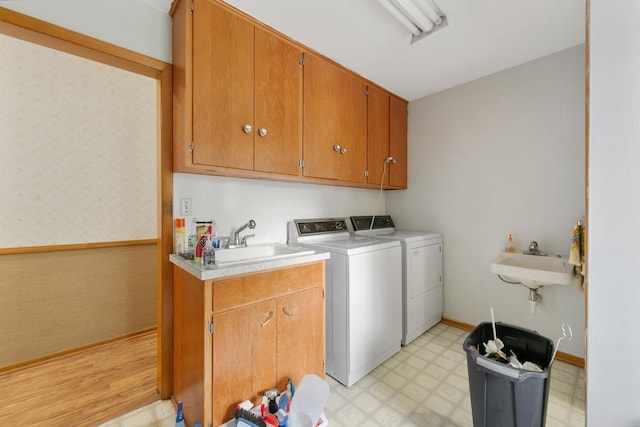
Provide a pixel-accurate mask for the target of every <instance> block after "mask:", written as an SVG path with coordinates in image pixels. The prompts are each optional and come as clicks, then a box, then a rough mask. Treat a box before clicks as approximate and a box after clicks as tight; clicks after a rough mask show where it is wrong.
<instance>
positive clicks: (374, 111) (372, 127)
mask: <svg viewBox="0 0 640 427" xmlns="http://www.w3.org/2000/svg"><path fill="white" fill-rule="evenodd" d="M367 92H368V95H367V170H368V171H369V176H368V177H367V182H368V183H369V184H376V185H380V183H381V182H382V185H384V186H388V185H389V169H390V164H386V163H385V160H386V158H387V157H389V94H388V93H387V92H385V91H383V90H381V89H378V88H377V87H375V86H369V87H368V89H367ZM383 172H384V180H383V179H382V174H383Z"/></svg>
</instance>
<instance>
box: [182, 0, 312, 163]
mask: <svg viewBox="0 0 640 427" xmlns="http://www.w3.org/2000/svg"><path fill="white" fill-rule="evenodd" d="M182 3H184V4H186V2H182ZM183 7H184V5H183ZM178 11H179V10H178V9H177V10H176V13H177V12H178ZM176 13H174V24H175V21H176V20H181V19H184V22H185V24H186V25H174V39H175V38H176V37H177V38H178V39H180V38H182V40H184V43H181V44H180V45H179V46H176V43H175V41H174V46H173V48H174V53H173V55H174V57H175V56H178V57H180V58H184V64H185V74H184V76H181V75H180V74H178V75H177V76H176V78H184V80H185V81H186V84H185V87H184V98H185V101H186V103H185V104H187V103H188V99H189V98H191V99H192V106H193V107H192V111H191V114H188V113H187V114H182V115H179V117H177V118H176V119H177V120H182V121H183V123H181V124H180V126H182V127H184V128H185V129H184V130H183V132H182V133H181V134H178V135H176V137H177V138H179V140H177V141H175V143H176V144H178V145H179V149H180V150H182V155H181V156H176V158H177V160H178V161H177V164H176V165H175V167H174V169H176V170H177V171H180V170H182V169H189V168H191V167H194V166H195V167H202V168H207V167H222V168H232V169H240V170H255V171H260V172H269V173H280V174H287V175H300V168H299V161H300V160H301V159H302V65H301V61H302V51H301V50H300V49H298V48H297V47H296V46H294V45H292V44H290V43H287V42H285V41H284V40H282V39H281V38H278V37H277V36H275V35H273V34H270V33H269V32H267V31H265V30H264V29H262V28H260V27H256V26H255V25H254V24H253V23H252V22H250V21H249V20H247V19H245V18H244V17H241V16H239V15H237V14H236V13H233V12H231V11H230V10H229V9H228V7H226V6H224V5H221V4H219V3H217V2H214V1H209V0H194V3H193V12H192V13H190V14H187V15H184V16H181V17H180V16H176ZM183 13H186V11H183ZM176 33H178V34H176ZM190 41H191V43H190ZM178 62H180V61H178ZM189 76H191V79H189ZM180 83H181V82H180ZM180 83H179V85H180ZM183 108H185V109H188V108H189V106H188V104H187V105H185V106H184V107H183ZM185 113H186V112H185ZM189 116H190V117H191V123H189ZM189 127H191V132H189V129H188V128H189ZM189 136H190V138H189ZM185 150H187V151H186V152H185Z"/></svg>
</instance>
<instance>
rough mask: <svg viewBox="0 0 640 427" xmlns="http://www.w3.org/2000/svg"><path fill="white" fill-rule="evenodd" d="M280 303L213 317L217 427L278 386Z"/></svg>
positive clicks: (273, 301) (261, 305)
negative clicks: (241, 406)
mask: <svg viewBox="0 0 640 427" xmlns="http://www.w3.org/2000/svg"><path fill="white" fill-rule="evenodd" d="M276 317H277V313H276V300H275V299H271V300H267V301H264V302H261V303H256V304H252V305H249V306H246V307H244V308H239V309H235V310H230V311H227V312H223V313H221V314H216V315H215V316H213V350H212V351H213V367H212V372H213V396H214V397H213V425H215V426H217V425H220V424H222V423H224V422H225V421H227V420H229V419H231V418H232V417H233V412H234V406H233V405H235V404H237V403H238V402H241V401H243V400H245V399H251V400H252V401H254V402H256V401H258V396H259V395H260V393H262V392H264V391H265V390H268V389H270V388H273V386H274V384H275V382H276V332H277V325H276V323H277V320H276Z"/></svg>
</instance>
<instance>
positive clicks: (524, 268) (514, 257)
mask: <svg viewBox="0 0 640 427" xmlns="http://www.w3.org/2000/svg"><path fill="white" fill-rule="evenodd" d="M491 272H492V273H495V274H499V275H500V276H502V277H503V278H505V279H507V280H511V281H514V282H520V283H522V284H523V285H525V286H527V287H528V288H529V289H537V288H539V287H541V286H545V285H552V284H555V285H569V284H571V283H572V281H573V265H572V264H569V259H568V258H561V257H556V256H536V255H525V254H519V253H508V252H501V253H500V255H498V256H497V257H496V259H494V260H493V261H492V262H491Z"/></svg>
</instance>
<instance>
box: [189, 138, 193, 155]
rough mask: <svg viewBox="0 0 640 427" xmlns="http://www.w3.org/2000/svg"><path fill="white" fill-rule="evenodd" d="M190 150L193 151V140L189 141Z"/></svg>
mask: <svg viewBox="0 0 640 427" xmlns="http://www.w3.org/2000/svg"><path fill="white" fill-rule="evenodd" d="M189 152H190V153H193V141H189Z"/></svg>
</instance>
